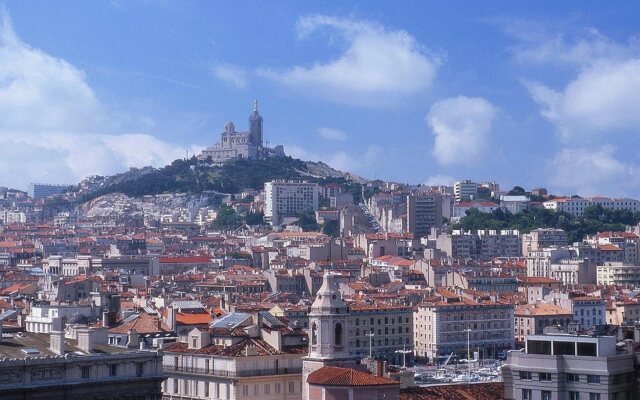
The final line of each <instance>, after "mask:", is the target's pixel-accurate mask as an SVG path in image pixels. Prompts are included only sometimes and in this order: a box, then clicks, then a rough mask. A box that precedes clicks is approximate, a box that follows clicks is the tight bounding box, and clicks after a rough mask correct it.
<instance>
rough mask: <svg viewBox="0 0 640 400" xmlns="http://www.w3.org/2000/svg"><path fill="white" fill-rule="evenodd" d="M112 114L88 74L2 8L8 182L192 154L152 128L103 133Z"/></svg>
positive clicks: (0, 134)
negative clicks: (38, 44)
mask: <svg viewBox="0 0 640 400" xmlns="http://www.w3.org/2000/svg"><path fill="white" fill-rule="evenodd" d="M109 120H110V115H109V113H108V112H107V111H105V108H104V107H103V105H102V104H101V103H100V101H99V99H98V98H97V96H96V94H95V92H94V91H93V89H92V88H91V87H90V86H89V84H88V83H87V81H86V78H85V75H84V73H83V72H82V71H81V70H79V69H77V68H75V67H74V66H72V65H71V64H69V63H67V62H66V61H64V60H62V59H59V58H56V57H53V56H51V55H48V54H46V53H45V52H43V51H42V50H39V49H34V48H32V47H31V46H29V45H28V44H26V43H24V42H22V41H21V40H20V38H18V36H17V35H16V33H15V31H14V30H13V27H12V25H11V21H10V18H9V16H8V15H7V13H6V12H2V11H0V185H7V186H12V187H17V188H23V189H24V188H26V187H27V185H28V184H29V183H30V182H42V181H44V182H52V183H74V182H77V181H78V180H80V179H82V178H84V177H86V176H87V175H93V174H101V175H103V174H112V173H116V172H122V171H123V170H125V169H126V168H128V167H131V166H145V165H153V166H162V165H166V164H167V163H169V162H171V161H173V160H174V159H176V158H181V157H184V155H185V153H186V149H185V148H181V147H179V146H175V145H173V144H171V143H167V142H164V141H162V140H159V139H157V138H155V137H153V136H151V135H146V134H120V135H108V134H104V133H101V132H104V130H105V129H104V127H105V125H107V124H108V123H109ZM106 130H107V131H108V129H106ZM192 150H195V149H192Z"/></svg>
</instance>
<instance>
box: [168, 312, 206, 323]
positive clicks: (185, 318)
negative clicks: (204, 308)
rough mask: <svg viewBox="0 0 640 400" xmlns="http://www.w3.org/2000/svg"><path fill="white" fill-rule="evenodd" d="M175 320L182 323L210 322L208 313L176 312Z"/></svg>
mask: <svg viewBox="0 0 640 400" xmlns="http://www.w3.org/2000/svg"><path fill="white" fill-rule="evenodd" d="M176 322H177V323H179V324H182V325H201V324H208V323H209V322H211V315H210V314H209V313H195V314H191V313H176Z"/></svg>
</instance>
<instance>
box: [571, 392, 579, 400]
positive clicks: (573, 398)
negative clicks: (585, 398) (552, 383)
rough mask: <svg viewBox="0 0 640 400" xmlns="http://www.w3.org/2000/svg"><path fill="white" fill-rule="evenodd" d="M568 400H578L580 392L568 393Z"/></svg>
mask: <svg viewBox="0 0 640 400" xmlns="http://www.w3.org/2000/svg"><path fill="white" fill-rule="evenodd" d="M569 400H580V392H569Z"/></svg>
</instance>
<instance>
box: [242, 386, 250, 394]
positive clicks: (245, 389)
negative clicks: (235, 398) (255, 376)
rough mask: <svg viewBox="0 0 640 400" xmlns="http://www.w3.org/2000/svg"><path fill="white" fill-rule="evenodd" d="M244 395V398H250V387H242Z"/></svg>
mask: <svg viewBox="0 0 640 400" xmlns="http://www.w3.org/2000/svg"><path fill="white" fill-rule="evenodd" d="M242 395H243V396H248V395H249V386H247V385H242Z"/></svg>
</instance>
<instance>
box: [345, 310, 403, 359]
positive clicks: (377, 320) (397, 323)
mask: <svg viewBox="0 0 640 400" xmlns="http://www.w3.org/2000/svg"><path fill="white" fill-rule="evenodd" d="M371 333H373V336H369V335H370V334H371ZM412 338H413V309H412V308H411V307H408V306H399V305H388V304H380V303H378V304H351V305H349V316H348V318H347V341H348V343H349V354H351V355H352V356H361V357H364V356H368V355H369V352H370V351H371V354H372V355H373V356H374V357H381V358H383V359H385V360H387V361H388V362H389V363H391V364H395V365H400V364H402V362H403V359H402V354H399V353H396V351H398V350H405V349H406V350H413V341H412ZM407 363H408V364H411V363H412V359H411V357H410V356H407Z"/></svg>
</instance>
